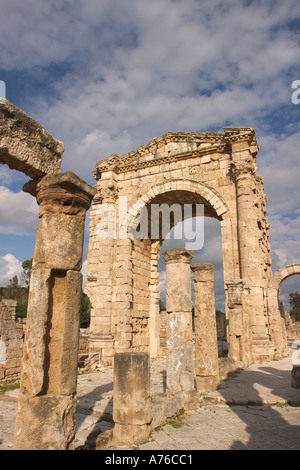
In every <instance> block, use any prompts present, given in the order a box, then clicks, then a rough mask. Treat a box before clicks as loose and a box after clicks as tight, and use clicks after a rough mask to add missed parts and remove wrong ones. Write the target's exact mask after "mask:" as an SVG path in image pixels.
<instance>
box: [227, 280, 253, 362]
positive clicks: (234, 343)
mask: <svg viewBox="0 0 300 470" xmlns="http://www.w3.org/2000/svg"><path fill="white" fill-rule="evenodd" d="M225 292H226V298H227V305H228V310H227V315H228V329H227V340H228V356H229V357H230V358H231V359H233V360H234V361H236V362H242V363H243V364H246V365H248V364H250V363H251V362H252V356H251V344H250V326H249V315H248V311H247V309H248V299H249V289H247V288H246V286H245V283H244V282H243V281H242V280H239V281H227V282H225Z"/></svg>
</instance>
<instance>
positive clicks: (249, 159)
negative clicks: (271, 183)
mask: <svg viewBox="0 0 300 470" xmlns="http://www.w3.org/2000/svg"><path fill="white" fill-rule="evenodd" d="M237 137H238V138H237V140H236V142H232V143H231V148H232V160H233V162H232V176H233V177H234V178H235V181H236V195H237V221H238V242H239V261H240V279H242V280H243V281H244V282H245V283H246V285H247V287H248V288H249V289H250V291H249V309H248V312H249V320H250V322H249V325H250V329H251V346H250V347H251V354H252V356H253V360H254V361H260V360H272V359H273V354H274V344H273V343H272V341H270V337H269V330H268V329H269V325H268V323H267V322H266V313H267V312H266V306H265V299H264V297H265V292H264V291H265V279H264V277H266V272H267V271H265V269H267V268H268V266H267V264H266V253H265V250H264V248H263V246H262V242H263V240H262V237H263V235H262V231H261V229H260V226H261V224H262V209H261V203H262V201H261V184H262V183H261V179H259V178H258V177H256V168H257V165H256V153H257V151H258V147H257V144H256V143H253V142H251V139H250V140H248V138H246V136H245V137H243V136H242V135H240V136H237ZM244 314H245V315H246V311H245V312H244ZM245 324H247V322H246V323H245Z"/></svg>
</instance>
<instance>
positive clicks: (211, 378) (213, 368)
mask: <svg viewBox="0 0 300 470" xmlns="http://www.w3.org/2000/svg"><path fill="white" fill-rule="evenodd" d="M191 268H192V271H193V273H194V304H195V318H194V322H195V374H196V387H197V391H198V392H202V393H205V392H207V391H210V390H215V389H216V388H217V386H218V384H219V363H218V340H217V325H216V308H215V289H214V265H213V264H209V263H197V264H192V265H191Z"/></svg>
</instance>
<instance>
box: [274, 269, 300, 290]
mask: <svg viewBox="0 0 300 470" xmlns="http://www.w3.org/2000/svg"><path fill="white" fill-rule="evenodd" d="M294 274H300V264H299V263H294V264H288V265H287V266H284V267H283V268H281V269H279V270H278V271H276V273H275V274H274V280H275V282H277V283H278V289H279V286H280V284H281V283H282V281H284V280H285V279H287V278H288V277H290V276H293V275H294Z"/></svg>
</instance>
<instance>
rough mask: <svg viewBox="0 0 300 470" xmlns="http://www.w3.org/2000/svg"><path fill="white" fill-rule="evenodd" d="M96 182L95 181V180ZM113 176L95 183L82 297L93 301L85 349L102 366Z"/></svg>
mask: <svg viewBox="0 0 300 470" xmlns="http://www.w3.org/2000/svg"><path fill="white" fill-rule="evenodd" d="M96 179H97V178H96ZM116 179H117V176H116V174H115V172H113V171H108V172H105V173H104V174H103V175H102V177H101V179H99V180H98V182H97V193H96V195H95V197H94V200H93V206H92V208H91V222H90V239H89V250H88V266H87V282H86V286H85V292H86V294H87V295H88V296H89V297H90V298H92V299H93V302H92V309H91V324H90V339H89V350H90V352H91V353H93V352H100V353H101V361H102V363H103V364H104V365H109V364H112V361H113V354H114V338H113V332H112V316H113V313H112V312H113V285H114V270H113V267H114V261H115V242H116V240H115V238H116V207H115V205H116V200H117V194H118V189H117V181H116Z"/></svg>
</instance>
